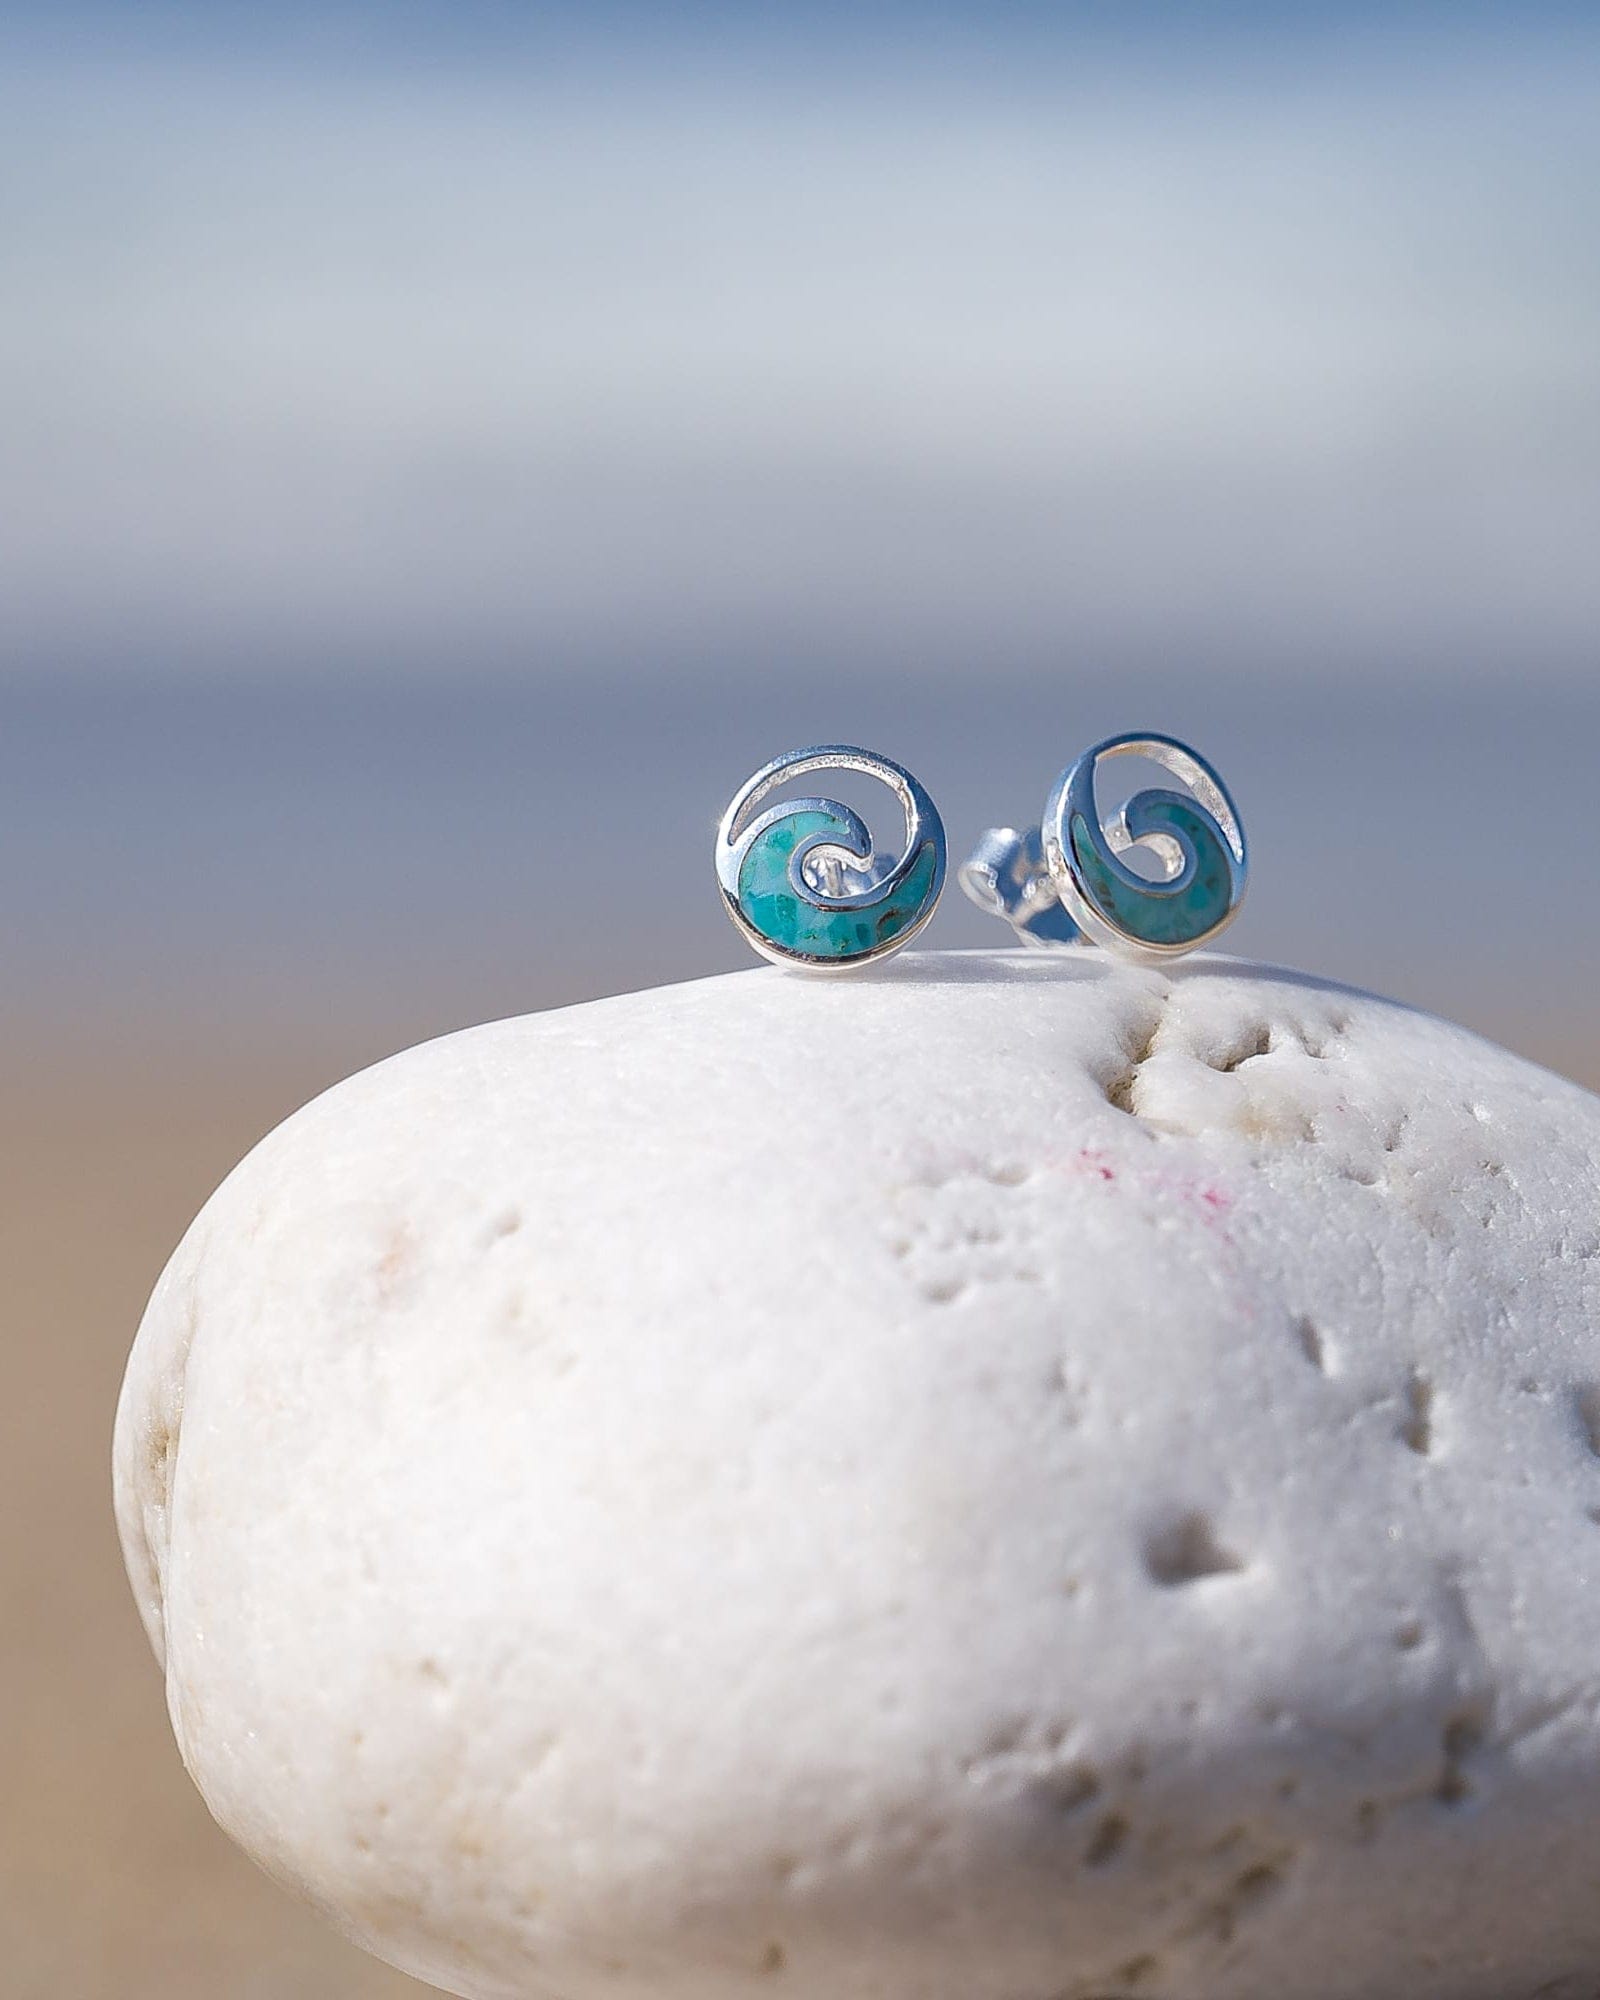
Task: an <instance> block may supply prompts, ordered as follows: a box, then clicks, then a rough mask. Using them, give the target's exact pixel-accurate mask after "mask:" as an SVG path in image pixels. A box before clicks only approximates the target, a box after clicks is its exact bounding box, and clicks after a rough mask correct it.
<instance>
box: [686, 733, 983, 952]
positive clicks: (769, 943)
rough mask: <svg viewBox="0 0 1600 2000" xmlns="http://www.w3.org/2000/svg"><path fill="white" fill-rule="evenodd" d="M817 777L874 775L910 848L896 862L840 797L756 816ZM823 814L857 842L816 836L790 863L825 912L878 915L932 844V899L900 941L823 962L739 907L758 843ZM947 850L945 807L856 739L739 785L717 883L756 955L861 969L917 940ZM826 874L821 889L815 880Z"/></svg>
mask: <svg viewBox="0 0 1600 2000" xmlns="http://www.w3.org/2000/svg"><path fill="white" fill-rule="evenodd" d="M815 771H856V772H859V773H861V775H862V776H864V777H868V778H875V779H877V780H878V782H879V783H880V784H882V785H885V786H887V787H888V789H889V790H890V791H891V792H893V793H894V795H895V797H896V799H897V800H898V801H899V804H900V810H901V813H902V815H903V816H904V820H905V842H904V845H903V847H902V849H901V851H900V853H899V855H898V856H897V857H895V856H891V855H888V854H885V853H875V852H874V850H873V845H872V836H871V834H870V832H869V831H868V829H867V826H866V823H865V821H863V820H862V818H861V816H860V815H859V814H858V813H855V812H852V811H851V809H850V808H849V807H848V806H845V805H841V804H840V803H839V801H838V800H837V799H829V798H825V797H808V798H794V799H785V800H783V801H782V802H781V803H780V804H778V805H775V806H771V807H769V808H768V809H767V810H766V811H765V812H762V813H760V814H759V815H757V816H756V817H754V818H752V817H751V815H752V814H756V810H757V808H758V807H759V805H760V804H761V801H762V800H763V799H764V798H766V797H767V796H768V795H769V794H770V793H772V792H774V791H776V790H777V789H778V787H779V786H780V785H787V784H793V783H794V782H796V781H797V780H798V779H801V778H806V777H809V776H810V775H811V774H812V773H813V772H815ZM807 811H820V812H829V813H834V814H836V815H837V816H838V817H839V818H840V819H841V820H843V822H844V823H845V826H846V828H847V830H848V833H849V836H850V845H849V846H848V847H846V846H844V845H842V844H841V843H840V841H839V840H838V839H836V838H834V837H832V836H830V835H828V834H825V833H822V834H816V835H813V836H812V837H811V838H810V839H807V840H804V841H802V842H801V843H800V845H799V846H798V847H797V848H796V849H795V851H794V854H793V855H792V856H791V858H790V862H789V880H790V885H791V887H792V888H793V889H794V892H795V894H796V895H797V896H798V897H799V898H800V899H801V901H802V902H805V903H809V904H810V905H811V907H812V908H813V909H818V910H862V909H872V908H874V907H875V906H876V905H878V904H879V903H882V902H884V901H885V900H886V899H887V898H888V897H889V896H890V895H892V894H893V893H894V891H895V890H896V889H897V888H898V887H899V886H900V884H901V883H902V882H903V881H904V879H905V877H906V875H907V874H908V873H909V871H910V869H911V867H912V866H913V864H914V862H915V860H916V857H917V855H918V854H919V853H920V852H921V851H922V848H923V847H924V845H926V844H927V843H928V842H930V841H931V842H932V844H933V848H934V871H933V881H932V884H931V886H930V888H929V891H928V896H927V900H926V902H925V903H924V905H923V907H922V909H921V910H920V911H919V912H918V914H917V915H916V917H915V918H914V919H913V920H912V921H911V922H910V923H909V924H908V925H907V926H906V928H905V929H904V930H903V931H901V932H899V933H898V934H897V935H896V936H895V937H892V938H889V939H887V940H886V941H885V942H884V943H882V944H880V945H875V946H873V947H872V948H871V949H870V950H867V951H862V952H857V953H854V954H853V955H851V956H850V957H848V958H817V957H813V956H811V955H810V954H809V953H806V952H797V951H791V950H788V949H787V948H786V947H784V946H783V945H781V944H778V943H776V942H775V941H774V940H773V939H771V938H769V937H767V936H766V935H765V934H764V933H763V932H761V931H758V930H757V929H756V928H755V926H754V925H753V924H751V923H750V921H749V920H748V918H747V917H746V916H745V914H744V911H743V910H742V909H741V908H740V907H739V871H740V868H741V867H742V866H743V863H744V857H745V854H746V853H747V851H748V850H749V848H750V845H751V843H752V842H753V841H755V840H756V839H758V838H759V837H760V835H761V834H763V833H765V832H766V830H767V829H768V828H769V827H770V826H772V825H774V824H775V823H776V822H777V821H779V820H781V819H786V818H788V817H789V815H790V814H792V813H797V812H807ZM946 858H947V857H946V846H945V832H944V821H943V820H942V819H941V818H940V816H939V811H938V808H937V807H936V806H935V805H934V803H933V800H932V799H931V798H929V796H928V794H927V792H926V791H925V790H924V789H923V787H922V786H921V785H920V784H919V783H918V782H917V780H916V779H915V778H914V777H913V776H912V775H911V773H910V772H909V771H908V770H906V769H905V768H904V767H903V766H902V765H900V764H897V763H895V762H894V760H893V759H892V758H890V757H883V756H880V755H878V753H877V752H876V751H872V750H863V749H861V748H860V747H859V746H858V745H855V744H851V743H825V744H814V745H813V746H812V747H811V748H809V749H806V750H791V751H788V752H787V753H786V754H785V755H784V756H782V757H774V758H773V760H772V762H771V763H770V764H764V765H763V766H762V767H761V769H760V770H759V771H757V772H756V773H755V775H754V776H753V777H751V778H748V779H747V780H746V781H745V783H744V784H743V785H741V786H740V787H739V789H738V791H737V792H735V793H734V795H733V798H732V799H731V800H730V801H729V804H728V809H727V811H726V812H725V813H724V814H723V815H722V821H721V824H720V825H719V826H718V828H717V841H716V868H717V886H718V888H719V890H720V891H721V894H722V904H723V908H724V909H725V910H726V911H727V913H728V916H729V918H730V919H731V921H732V923H733V926H734V928H735V929H736V930H737V931H738V932H739V934H740V935H741V936H742V937H743V938H744V940H745V942H746V943H747V944H748V945H749V946H750V947H751V949H752V950H753V951H757V952H759V953H760V954H761V956H762V957H763V958H765V959H769V960H770V961H771V962H772V963H773V964H774V965H798V966H802V967H803V968H804V969H805V970H806V971H808V972H823V973H835V972H853V971H854V970H855V969H856V968H857V967H858V966H863V965H872V964H876V963H877V962H878V961H879V960H880V959H885V958H889V957H891V956H892V955H893V954H894V953H895V952H897V951H899V950H901V948H902V947H903V946H905V945H907V944H909V943H910V942H911V940H912V939H913V938H914V937H916V936H917V935H918V933H919V932H920V931H921V930H922V929H923V927H924V925H925V924H926V923H927V922H928V920H929V918H930V917H931V916H932V915H933V913H934V911H935V909H936V908H937V907H938V903H939V898H940V896H941V895H942V894H943V892H944V880H945V866H946ZM819 876H820V878H821V882H820V885H819V883H818V881H817V879H816V878H817V877H819Z"/></svg>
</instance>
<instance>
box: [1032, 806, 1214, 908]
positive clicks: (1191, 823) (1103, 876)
mask: <svg viewBox="0 0 1600 2000" xmlns="http://www.w3.org/2000/svg"><path fill="white" fill-rule="evenodd" d="M1144 818H1145V820H1147V821H1148V823H1149V826H1150V829H1151V830H1152V831H1153V830H1154V829H1155V828H1156V827H1161V828H1163V829H1164V830H1166V831H1168V832H1171V833H1173V834H1176V836H1177V837H1178V839H1179V840H1180V841H1182V842H1183V843H1184V845H1185V846H1186V847H1187V848H1188V849H1189V850H1190V851H1191V852H1192V853H1193V855H1194V859H1195V866H1194V873H1193V874H1192V875H1191V876H1190V878H1189V880H1188V881H1187V882H1186V883H1185V884H1184V885H1183V887H1182V888H1180V889H1169V888H1167V887H1166V886H1165V885H1164V884H1163V883H1160V882H1130V881H1129V879H1128V875H1127V871H1126V869H1125V867H1124V868H1119V869H1114V868H1113V867H1112V865H1111V856H1110V855H1109V854H1108V853H1107V852H1106V851H1105V850H1103V849H1102V848H1101V847H1100V846H1099V844H1098V843H1097V841H1096V839H1095V835H1094V833H1093V832H1091V830H1090V827H1089V824H1088V822H1087V821H1086V820H1085V819H1084V817H1083V815H1082V813H1074V814H1073V815H1072V827H1071V833H1072V851H1073V853H1074V854H1075V855H1076V856H1077V861H1078V866H1079V868H1080V869H1081V870H1082V872H1083V886H1084V888H1085V889H1086V890H1087V891H1088V896H1089V901H1090V902H1091V903H1092V904H1093V905H1094V906H1095V908H1096V909H1097V910H1100V911H1102V912H1104V914H1105V916H1106V918H1107V919H1108V920H1109V921H1110V922H1112V923H1114V924H1116V925H1117V927H1118V928H1119V929H1120V930H1124V931H1126V932H1127V933H1128V935H1129V936H1130V937H1134V938H1137V939H1139V941H1140V942H1141V943H1143V944H1193V943H1194V941H1195V939H1196V938H1202V937H1204V936H1205V935H1206V933H1207V932H1208V931H1211V930H1214V929H1215V928H1216V926H1217V925H1218V924H1220V923H1221V922H1222V920H1223V918H1224V917H1225V916H1226V915H1227V914H1228V907H1229V904H1230V903H1231V902H1232V900H1233V871H1232V868H1231V866H1230V862H1231V858H1232V857H1231V856H1230V854H1229V852H1228V849H1227V847H1226V845H1225V844H1224V842H1223V840H1222V837H1221V835H1220V834H1219V833H1218V831H1217V823H1216V821H1215V820H1214V819H1213V818H1212V817H1211V815H1210V814H1209V813H1208V812H1206V811H1204V810H1203V809H1202V808H1201V807H1199V806H1192V805H1188V804H1186V803H1185V802H1184V801H1183V800H1181V799H1153V800H1151V802H1150V805H1149V808H1148V811H1147V812H1146V814H1145V815H1144Z"/></svg>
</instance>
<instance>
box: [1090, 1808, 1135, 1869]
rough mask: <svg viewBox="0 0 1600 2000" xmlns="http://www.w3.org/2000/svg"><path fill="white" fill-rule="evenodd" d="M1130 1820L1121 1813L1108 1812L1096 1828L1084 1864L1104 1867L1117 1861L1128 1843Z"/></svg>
mask: <svg viewBox="0 0 1600 2000" xmlns="http://www.w3.org/2000/svg"><path fill="white" fill-rule="evenodd" d="M1128 1832H1129V1828H1128V1822H1127V1820H1126V1819H1124V1818H1123V1816H1122V1814H1121V1813H1107V1815H1106V1817H1105V1818H1104V1819H1103V1820H1101V1822H1100V1824H1099V1825H1098V1826H1097V1827H1096V1828H1095V1830H1094V1838H1093V1839H1092V1840H1091V1841H1090V1842H1089V1845H1088V1847H1087V1848H1086V1849H1085V1851H1084V1856H1083V1860H1084V1866H1085V1867H1087V1868H1104V1867H1105V1866H1106V1864H1107V1863H1108V1862H1111V1861H1115V1860H1116V1858H1117V1856H1118V1855H1119V1854H1120V1853H1121V1852H1122V1850H1123V1848H1124V1847H1126V1846H1127V1844H1128Z"/></svg>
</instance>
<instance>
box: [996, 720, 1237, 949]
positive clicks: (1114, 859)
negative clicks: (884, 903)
mask: <svg viewBox="0 0 1600 2000" xmlns="http://www.w3.org/2000/svg"><path fill="white" fill-rule="evenodd" d="M1118 757H1143V758H1145V759H1146V760H1147V761H1149V762H1151V763H1155V764H1160V765H1162V766H1164V768H1165V769H1166V770H1168V771H1170V772H1171V773H1172V775H1173V777H1174V778H1176V779H1177V780H1178V782H1179V784H1181V785H1182V786H1183V787H1184V790H1182V791H1173V790H1168V789H1167V788H1166V787H1165V786H1159V787H1152V788H1151V789H1149V790H1147V791H1142V792H1135V793H1134V794H1133V796H1132V797H1131V798H1130V799H1128V800H1127V801H1126V802H1125V803H1124V804H1122V805H1121V806H1119V807H1118V808H1117V809H1116V811H1115V812H1113V813H1110V814H1108V815H1107V816H1106V817H1105V818H1104V819H1102V817H1101V814H1100V809H1099V807H1098V805H1097V803H1096V800H1095V779H1096V776H1097V775H1098V773H1099V770H1100V767H1101V765H1102V764H1106V763H1110V762H1111V761H1113V760H1114V759H1116V758H1118ZM1133 847H1138V848H1139V849H1140V850H1141V851H1142V853H1144V854H1146V855H1148V856H1149V857H1150V859H1151V860H1152V861H1153V862H1154V863H1155V864H1156V866H1157V867H1158V868H1160V869H1161V870H1162V871H1163V872H1162V873H1161V874H1160V875H1158V876H1145V875H1141V874H1139V873H1137V872H1136V871H1135V870H1134V869H1133V868H1131V867H1129V865H1128V863H1127V862H1126V861H1125V860H1124V859H1123V856H1124V855H1125V854H1127V852H1128V851H1129V849H1130V848H1133ZM1248 876H1249V862H1248V858H1247V856H1246V852H1245V841H1244V828H1243V826H1242V825H1241V824H1240V821H1239V815H1238V812H1237V811H1236V810H1235V808H1234V804H1233V801H1232V799H1231V798H1229V796H1228V792H1227V788H1226V787H1225V786H1224V784H1223V782H1222V780H1221V779H1220V778H1219V777H1218V776H1217V774H1216V772H1215V771H1214V770H1213V769H1212V768H1211V766H1210V765H1209V764H1208V763H1207V762H1206V761H1205V759H1204V758H1203V757H1201V756H1199V755H1198V754H1197V753H1196V752H1195V751H1193V750H1191V749H1189V748H1188V747H1187V745H1185V744H1182V743H1179V742H1176V741H1175V740H1174V739H1173V738H1172V737H1170V736H1112V737H1108V738H1107V740H1106V741H1105V742H1104V743H1097V744H1096V745H1095V746H1094V748H1093V749H1092V750H1086V751H1085V752H1084V754H1083V755H1082V756H1081V757H1080V758H1079V759H1078V760H1077V762H1076V763H1075V764H1070V765H1068V767H1067V769H1066V770H1064V771H1063V772H1062V773H1061V775H1060V777H1059V778H1057V780H1056V782H1055V784H1054V785H1053V786H1052V787H1051V790H1050V796H1049V798H1048V799H1047V800H1046V801H1045V809H1044V818H1043V820H1042V821H1041V823H1040V825H1039V826H1037V827H1030V828H1028V829H1027V830H1026V831H1024V832H1022V833H1017V832H1015V831H1014V830H1013V829H1012V828H1010V827H991V828H990V829H989V831H988V832H987V833H985V834H984V835H983V836H982V837H981V838H980V840H979V841H978V844H977V846H976V847H975V848H974V849H973V851H972V853H971V855H970V856H969V857H968V858H967V860H966V861H965V863H964V864H963V865H962V868H961V871H960V880H961V886H962V888H963V890H964V891H965V892H966V894H967V896H968V897H969V898H970V899H971V900H972V901H973V902H974V903H976V904H977V905H978V907H979V909H981V910H987V911H988V912H989V913H990V914H991V915H993V916H997V917H1003V918H1004V919H1005V921H1006V922H1007V923H1009V924H1010V925H1011V926H1012V928H1013V929H1014V930H1015V931H1016V933H1017V935H1018V936H1019V937H1020V938H1021V939H1022V940H1023V941H1024V942H1025V943H1028V944H1068V943H1072V942H1073V941H1075V940H1077V939H1079V938H1083V939H1086V940H1088V941H1089V942H1091V943H1094V944H1098V945H1102V946H1104V947H1105V948H1106V949H1107V950H1108V951H1114V952H1117V953H1119V954H1120V955H1121V956H1123V957H1125V958H1132V959H1136V960H1143V961H1145V962H1147V963H1148V962H1150V961H1155V960H1160V959H1165V958H1176V957H1177V956H1178V955H1179V954H1180V953H1182V952H1186V951H1194V950H1196V949H1197V948H1198V947H1199V946H1201V945H1206V944H1210V943H1211V942H1212V941H1213V939H1215V938H1217V937H1219V936H1220V935H1221V933H1222V932H1223V931H1224V930H1226V929H1227V927H1228V925H1229V924H1231V923H1232V922H1233V920H1234V918H1235V917H1236V916H1237V915H1238V914H1239V906H1240V904H1241V903H1242V902H1243V901H1244V892H1245V887H1246V883H1247V880H1248Z"/></svg>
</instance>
